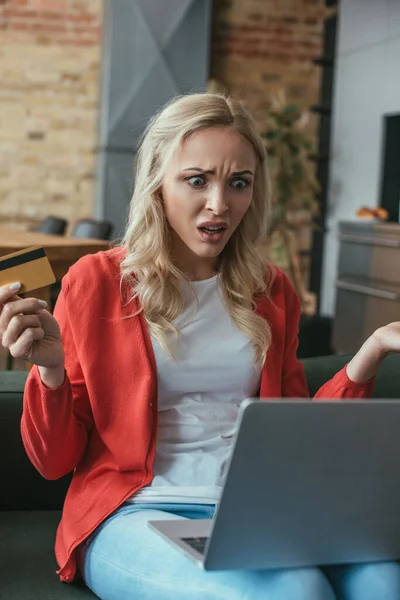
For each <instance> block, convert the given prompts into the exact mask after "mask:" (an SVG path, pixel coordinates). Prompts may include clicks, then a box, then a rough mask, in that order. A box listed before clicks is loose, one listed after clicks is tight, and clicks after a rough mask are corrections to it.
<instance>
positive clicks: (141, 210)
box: [121, 93, 272, 362]
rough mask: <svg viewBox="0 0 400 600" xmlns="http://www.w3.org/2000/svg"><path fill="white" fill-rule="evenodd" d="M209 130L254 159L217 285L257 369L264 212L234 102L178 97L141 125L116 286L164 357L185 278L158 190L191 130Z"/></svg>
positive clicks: (261, 184)
mask: <svg viewBox="0 0 400 600" xmlns="http://www.w3.org/2000/svg"><path fill="white" fill-rule="evenodd" d="M215 127H218V128H221V127H224V128H228V129H230V130H233V131H236V132H237V133H239V134H240V135H242V136H243V138H244V139H246V140H247V141H248V142H250V144H251V145H252V147H253V148H254V150H255V153H256V156H257V167H256V171H255V174H254V193H253V198H252V202H251V205H250V207H249V209H248V210H247V212H246V213H245V215H244V217H243V219H242V221H241V223H240V225H239V226H238V228H237V229H236V231H235V232H234V233H233V235H232V237H231V238H230V240H229V241H228V243H227V245H226V246H225V248H224V250H223V252H222V255H221V261H220V279H221V283H222V290H223V296H224V301H225V303H226V306H227V308H228V311H229V313H230V315H231V317H232V319H233V320H234V322H235V323H236V325H237V327H238V328H239V329H240V330H241V331H242V332H243V333H244V334H246V335H247V336H248V337H249V338H250V339H251V340H252V342H253V347H254V352H255V360H256V361H257V362H258V361H260V362H263V361H264V360H265V357H266V354H267V350H268V348H269V346H270V343H271V330H270V326H269V324H268V323H267V321H266V320H265V319H263V318H262V317H260V316H258V315H257V314H256V313H255V311H254V309H255V304H256V299H257V297H258V296H260V295H265V294H267V293H268V285H269V281H270V278H271V276H272V268H271V267H269V266H268V264H267V263H266V261H265V259H263V257H262V251H261V248H262V246H263V244H264V243H265V240H266V235H267V226H268V221H269V210H270V190H269V180H268V173H267V157H266V152H265V148H264V144H263V141H262V139H261V137H260V135H259V133H258V132H257V128H256V125H255V123H254V121H253V119H252V118H251V116H250V115H249V114H248V112H247V111H246V110H245V108H244V107H243V106H242V104H241V103H240V102H239V101H238V100H235V99H234V98H231V97H226V96H224V95H222V94H216V93H202V94H189V95H185V96H179V97H177V98H175V99H173V100H172V101H171V102H170V103H168V104H167V105H166V106H165V107H164V108H163V109H162V110H161V111H160V112H159V113H158V114H156V115H155V116H154V117H153V118H152V119H151V120H150V122H149V123H148V126H147V128H146V131H145V132H144V135H143V137H142V140H141V145H140V149H139V151H138V154H137V162H136V177H135V190H134V194H133V197H132V201H131V204H130V210H129V218H128V225H127V228H126V231H125V235H124V238H123V240H122V245H123V246H124V248H125V257H124V259H123V261H122V262H121V285H122V283H123V282H124V281H125V282H126V283H128V284H129V288H128V289H130V290H132V294H131V295H130V298H129V300H128V301H130V300H132V299H134V298H136V299H137V300H138V301H139V307H140V308H139V312H140V311H143V313H144V316H145V319H146V321H147V324H148V327H149V331H150V334H151V335H152V336H154V337H155V338H156V339H157V340H158V341H159V343H160V344H161V346H162V347H163V348H164V349H166V350H167V351H170V346H169V345H168V342H167V332H174V333H175V334H176V335H177V337H178V338H179V332H178V331H177V329H176V328H175V326H174V320H175V319H176V318H177V317H178V316H179V314H180V313H181V312H182V310H183V308H184V306H183V298H182V294H181V290H180V281H181V280H182V279H187V277H186V276H185V275H184V274H183V273H182V272H181V271H179V270H178V269H177V268H176V266H175V265H174V264H173V263H172V260H171V256H170V235H169V225H168V222H167V219H166V217H165V214H164V209H163V205H162V201H161V197H160V189H161V185H162V182H163V176H164V173H165V170H166V167H167V165H168V163H169V161H170V160H171V158H172V156H173V155H174V153H175V152H176V151H177V150H178V149H179V147H180V145H181V144H182V142H183V141H184V140H185V139H186V138H187V137H188V136H190V135H191V134H193V133H195V132H197V131H199V130H204V129H208V128H215ZM135 314H138V313H135Z"/></svg>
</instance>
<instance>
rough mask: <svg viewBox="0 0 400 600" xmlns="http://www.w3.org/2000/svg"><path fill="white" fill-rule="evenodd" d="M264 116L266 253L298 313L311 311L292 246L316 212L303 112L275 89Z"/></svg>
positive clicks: (295, 252)
mask: <svg viewBox="0 0 400 600" xmlns="http://www.w3.org/2000/svg"><path fill="white" fill-rule="evenodd" d="M265 117H266V129H265V130H264V131H263V132H262V137H263V139H264V140H265V146H266V149H267V153H268V157H269V171H270V178H271V183H272V206H273V210H272V219H271V225H270V240H271V243H270V247H269V254H270V257H271V259H272V260H273V261H274V262H275V263H276V264H278V266H280V267H281V268H282V269H283V270H285V271H286V272H287V273H288V275H289V277H290V278H291V280H292V282H293V285H294V287H295V289H296V291H297V293H298V295H299V298H300V301H301V304H302V309H303V312H306V313H307V312H308V313H310V312H312V307H310V300H312V299H311V296H310V294H308V293H307V290H306V288H305V285H304V281H303V276H302V273H301V268H300V260H299V253H298V247H297V237H298V233H299V232H300V230H301V229H302V228H304V227H310V228H311V227H313V223H314V219H315V217H316V215H317V214H318V212H319V205H318V200H317V195H318V191H319V185H318V182H317V179H316V176H315V172H314V165H313V163H312V162H311V161H310V159H309V156H310V154H311V152H312V151H313V144H312V143H311V141H310V138H309V135H308V133H307V132H306V131H305V129H306V126H307V123H308V114H307V113H306V112H305V111H304V110H303V109H302V108H301V107H299V106H298V105H296V104H292V103H288V102H287V100H286V96H285V93H284V92H279V93H278V94H276V95H275V96H274V97H273V98H272V100H271V102H270V103H269V104H268V106H267V107H266V110H265ZM311 304H315V302H311Z"/></svg>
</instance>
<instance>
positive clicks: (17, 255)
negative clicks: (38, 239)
mask: <svg viewBox="0 0 400 600" xmlns="http://www.w3.org/2000/svg"><path fill="white" fill-rule="evenodd" d="M16 281H19V282H20V283H21V289H20V290H19V292H21V293H25V292H30V291H32V290H37V289H38V288H41V287H45V286H48V285H51V284H52V283H54V282H55V281H56V278H55V276H54V273H53V270H52V268H51V266H50V263H49V259H48V258H47V256H46V253H45V251H44V248H42V247H40V246H34V247H31V248H26V249H24V250H19V251H18V252H13V253H12V254H7V256H2V257H1V258H0V287H1V286H5V285H10V284H11V283H15V282H16Z"/></svg>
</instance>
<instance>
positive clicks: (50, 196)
mask: <svg viewBox="0 0 400 600" xmlns="http://www.w3.org/2000/svg"><path fill="white" fill-rule="evenodd" d="M101 16H102V2H101V0H0V81H1V88H0V225H1V224H7V225H8V224H9V223H11V224H12V225H13V226H14V225H16V226H18V227H21V228H26V227H28V226H30V225H32V224H33V223H34V222H35V221H36V220H38V219H39V220H40V219H41V218H42V217H44V216H46V215H47V214H49V213H53V214H56V215H60V216H63V217H65V218H67V219H74V218H78V217H81V216H86V215H88V214H91V206H92V196H93V176H94V154H93V148H94V146H95V144H96V130H97V107H98V80H99V65H100V36H101V31H100V29H101Z"/></svg>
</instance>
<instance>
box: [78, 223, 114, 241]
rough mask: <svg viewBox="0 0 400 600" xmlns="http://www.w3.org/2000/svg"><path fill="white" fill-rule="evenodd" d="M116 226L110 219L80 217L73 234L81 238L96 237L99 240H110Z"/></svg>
mask: <svg viewBox="0 0 400 600" xmlns="http://www.w3.org/2000/svg"><path fill="white" fill-rule="evenodd" d="M113 229H114V226H113V224H112V223H110V222H109V221H97V220H96V219H80V220H79V221H76V222H75V224H74V226H73V228H72V232H71V235H72V236H73V237H79V238H95V239H98V240H110V239H111V234H112V231H113Z"/></svg>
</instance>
